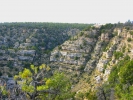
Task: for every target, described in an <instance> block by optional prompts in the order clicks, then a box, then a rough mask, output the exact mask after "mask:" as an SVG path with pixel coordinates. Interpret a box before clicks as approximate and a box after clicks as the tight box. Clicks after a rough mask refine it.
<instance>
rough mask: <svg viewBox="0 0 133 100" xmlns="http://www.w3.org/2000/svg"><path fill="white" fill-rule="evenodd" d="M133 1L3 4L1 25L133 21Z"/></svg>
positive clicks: (14, 0) (9, 0)
mask: <svg viewBox="0 0 133 100" xmlns="http://www.w3.org/2000/svg"><path fill="white" fill-rule="evenodd" d="M132 4H133V0H0V22H61V23H117V22H119V21H120V22H125V21H127V20H132V21H133V6H132Z"/></svg>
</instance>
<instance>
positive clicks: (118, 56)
mask: <svg viewBox="0 0 133 100" xmlns="http://www.w3.org/2000/svg"><path fill="white" fill-rule="evenodd" d="M122 56H123V53H122V52H119V51H118V52H114V57H115V59H119V58H120V57H122Z"/></svg>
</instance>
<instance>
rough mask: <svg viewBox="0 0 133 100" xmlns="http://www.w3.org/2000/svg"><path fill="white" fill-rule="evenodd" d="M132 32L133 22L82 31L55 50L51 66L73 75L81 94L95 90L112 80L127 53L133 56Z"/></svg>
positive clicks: (52, 54) (74, 82) (74, 86)
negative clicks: (115, 68) (116, 68)
mask: <svg viewBox="0 0 133 100" xmlns="http://www.w3.org/2000/svg"><path fill="white" fill-rule="evenodd" d="M132 32H133V27H132V26H128V28H127V27H126V26H122V27H117V26H111V28H109V29H105V30H104V31H103V32H102V31H101V28H95V29H90V31H81V32H80V33H78V34H77V35H75V36H73V37H71V39H70V40H68V41H65V42H64V43H63V44H62V45H60V46H58V47H56V48H55V49H54V50H53V51H52V52H51V56H50V62H51V64H50V66H52V67H53V68H55V69H58V70H59V71H64V72H66V73H67V74H68V76H70V77H71V79H72V80H73V84H75V85H73V88H72V90H73V91H75V92H77V91H78V92H77V94H76V95H77V97H78V94H79V93H85V92H88V91H93V92H95V91H97V89H98V88H99V87H102V85H103V84H104V83H105V82H106V81H107V80H108V76H109V75H110V73H111V70H112V68H113V66H114V65H116V64H117V63H118V62H119V61H120V60H122V59H124V57H126V56H129V57H130V58H131V59H132V58H133V34H132ZM99 98H100V96H99ZM82 99H83V98H82ZM99 100H104V99H102V96H101V99H99Z"/></svg>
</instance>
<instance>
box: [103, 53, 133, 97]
mask: <svg viewBox="0 0 133 100" xmlns="http://www.w3.org/2000/svg"><path fill="white" fill-rule="evenodd" d="M108 82H109V83H108V84H106V85H105V86H104V91H105V92H106V96H107V98H109V95H111V92H110V91H111V89H113V90H114V92H113V93H114V95H112V98H114V99H117V100H132V99H133V86H132V85H133V60H130V58H129V56H126V57H125V58H124V60H121V61H119V63H118V64H117V65H115V66H114V67H113V69H112V71H111V73H110V75H109V79H108ZM107 100H108V99H107Z"/></svg>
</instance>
